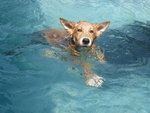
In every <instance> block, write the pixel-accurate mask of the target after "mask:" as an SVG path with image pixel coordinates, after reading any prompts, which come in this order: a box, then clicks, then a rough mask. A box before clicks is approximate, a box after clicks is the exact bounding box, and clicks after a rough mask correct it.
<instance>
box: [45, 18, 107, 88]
mask: <svg viewBox="0 0 150 113" xmlns="http://www.w3.org/2000/svg"><path fill="white" fill-rule="evenodd" d="M60 23H61V24H62V26H63V27H64V29H48V30H43V31H42V33H43V36H44V37H45V38H46V40H47V41H48V42H49V44H50V45H52V46H58V47H59V48H61V50H63V51H65V52H67V53H69V54H70V56H72V58H70V57H68V58H67V57H63V56H61V58H62V59H64V60H65V61H71V62H73V63H76V64H78V65H80V66H81V67H82V68H83V71H84V75H85V77H86V84H87V85H88V86H94V87H101V86H102V84H103V81H104V79H103V78H102V77H100V76H98V75H97V74H96V73H94V72H93V71H92V68H93V67H92V65H91V64H90V63H89V62H88V58H95V59H96V60H98V61H100V62H106V60H105V55H104V52H102V50H101V49H100V48H99V47H98V46H97V45H96V44H95V43H94V42H95V39H97V38H98V37H100V36H101V35H102V34H103V32H104V31H105V30H106V29H107V28H108V27H109V25H110V21H106V22H103V23H96V24H92V23H90V22H87V21H79V22H77V23H75V22H72V21H69V20H66V19H64V18H60ZM64 40H65V44H62V43H60V42H61V41H64ZM66 40H67V41H66ZM57 41H59V42H57ZM52 53H53V52H52V51H48V52H46V54H45V56H47V57H52V56H53V55H52Z"/></svg>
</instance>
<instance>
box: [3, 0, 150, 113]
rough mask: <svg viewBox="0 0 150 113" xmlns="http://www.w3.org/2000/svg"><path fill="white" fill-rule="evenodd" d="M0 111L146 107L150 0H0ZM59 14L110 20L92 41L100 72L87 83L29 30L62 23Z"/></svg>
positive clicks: (148, 110)
mask: <svg viewBox="0 0 150 113" xmlns="http://www.w3.org/2000/svg"><path fill="white" fill-rule="evenodd" d="M0 3H1V5H0V113H150V107H149V105H150V98H149V97H150V1H148V0H128V2H127V1H126V0H56V1H54V0H13V1H11V0H0ZM59 17H64V18H66V19H68V20H71V21H75V22H77V21H79V20H86V21H90V22H93V23H96V22H103V21H108V20H109V21H111V26H110V27H109V29H108V30H107V31H106V32H105V33H104V34H103V36H102V37H101V38H99V39H98V40H97V43H98V44H99V45H100V46H101V47H102V48H103V49H104V50H105V53H106V58H107V61H108V62H107V63H106V64H100V63H98V62H93V63H94V65H95V67H96V68H95V69H94V70H95V71H96V72H97V73H98V74H99V75H101V76H102V77H104V78H105V79H106V81H105V83H104V85H103V86H102V87H101V88H94V87H88V86H86V85H85V84H84V78H83V77H82V76H81V75H80V74H79V73H80V72H81V70H80V68H79V67H78V66H76V67H77V69H76V70H75V71H72V69H71V67H72V66H75V65H74V64H71V63H70V62H64V61H62V60H60V59H48V58H45V57H44V56H43V53H44V51H45V50H46V49H49V46H48V45H47V44H45V42H44V40H42V39H41V38H40V37H38V36H36V35H34V33H35V32H38V31H40V30H44V29H48V28H58V27H61V26H60V24H59Z"/></svg>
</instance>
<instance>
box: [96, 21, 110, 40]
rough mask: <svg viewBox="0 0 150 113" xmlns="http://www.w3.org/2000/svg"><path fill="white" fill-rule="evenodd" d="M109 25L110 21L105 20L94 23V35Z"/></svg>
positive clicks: (97, 35) (98, 34)
mask: <svg viewBox="0 0 150 113" xmlns="http://www.w3.org/2000/svg"><path fill="white" fill-rule="evenodd" d="M109 25H110V21H106V22H103V23H100V24H94V26H95V27H96V37H99V36H100V35H101V34H102V33H103V32H104V31H105V30H106V29H107V28H108V27H109Z"/></svg>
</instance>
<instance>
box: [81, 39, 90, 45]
mask: <svg viewBox="0 0 150 113" xmlns="http://www.w3.org/2000/svg"><path fill="white" fill-rule="evenodd" d="M91 43H92V41H91V39H90V38H88V37H83V38H81V39H80V45H81V46H91Z"/></svg>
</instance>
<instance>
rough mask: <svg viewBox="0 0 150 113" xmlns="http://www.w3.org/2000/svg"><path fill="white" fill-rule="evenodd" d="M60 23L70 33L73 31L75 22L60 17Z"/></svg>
mask: <svg viewBox="0 0 150 113" xmlns="http://www.w3.org/2000/svg"><path fill="white" fill-rule="evenodd" d="M60 23H61V24H62V25H63V27H64V29H65V30H67V31H68V32H69V33H70V34H72V33H73V30H74V27H75V23H74V22H71V21H68V20H66V19H64V18H60Z"/></svg>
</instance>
